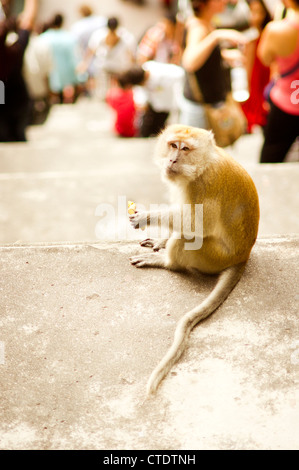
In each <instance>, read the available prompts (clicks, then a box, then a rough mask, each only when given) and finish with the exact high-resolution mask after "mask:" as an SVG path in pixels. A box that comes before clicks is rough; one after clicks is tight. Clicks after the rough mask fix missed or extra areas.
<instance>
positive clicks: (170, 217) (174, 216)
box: [129, 206, 181, 232]
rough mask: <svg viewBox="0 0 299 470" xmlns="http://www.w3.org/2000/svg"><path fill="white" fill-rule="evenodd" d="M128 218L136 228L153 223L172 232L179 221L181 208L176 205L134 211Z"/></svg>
mask: <svg viewBox="0 0 299 470" xmlns="http://www.w3.org/2000/svg"><path fill="white" fill-rule="evenodd" d="M129 218H130V222H131V224H132V226H133V227H134V228H136V229H137V228H142V227H145V226H148V225H154V226H158V227H161V228H162V227H163V228H168V229H169V231H170V232H173V230H174V229H175V228H176V227H177V225H178V223H180V221H181V209H180V208H179V207H177V206H172V207H169V208H164V209H161V210H160V209H158V210H152V211H136V212H135V213H134V214H131V215H130V216H129Z"/></svg>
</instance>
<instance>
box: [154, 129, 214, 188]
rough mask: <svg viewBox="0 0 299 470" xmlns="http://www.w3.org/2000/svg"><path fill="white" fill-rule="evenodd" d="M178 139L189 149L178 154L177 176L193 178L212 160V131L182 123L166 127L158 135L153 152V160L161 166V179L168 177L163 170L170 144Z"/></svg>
mask: <svg viewBox="0 0 299 470" xmlns="http://www.w3.org/2000/svg"><path fill="white" fill-rule="evenodd" d="M178 141H179V142H184V143H185V144H186V146H188V148H189V150H188V151H187V152H186V153H185V154H183V153H182V155H181V156H180V159H179V161H178V173H177V178H179V179H182V180H184V179H186V181H188V182H189V181H191V180H195V179H196V178H197V177H199V176H200V175H201V173H203V171H204V170H205V169H206V167H207V165H209V164H210V163H211V162H212V160H213V155H214V153H215V152H214V149H215V148H216V147H215V145H216V144H215V139H214V135H213V132H212V131H207V130H205V129H199V128H197V127H191V126H186V125H183V124H172V125H170V126H168V127H166V128H165V129H164V130H163V131H162V132H161V134H160V135H159V137H158V141H157V144H156V149H155V153H154V161H155V163H156V164H157V165H158V166H159V167H160V168H161V170H162V177H163V179H166V180H168V179H169V178H168V176H167V174H166V171H165V170H166V167H167V163H168V159H169V148H170V145H171V143H172V142H178ZM215 156H216V155H215Z"/></svg>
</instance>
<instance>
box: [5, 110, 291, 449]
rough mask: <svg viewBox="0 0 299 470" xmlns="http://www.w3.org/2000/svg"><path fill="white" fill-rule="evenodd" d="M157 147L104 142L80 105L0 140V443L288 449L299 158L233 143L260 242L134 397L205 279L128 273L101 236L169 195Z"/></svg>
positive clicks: (120, 250)
mask: <svg viewBox="0 0 299 470" xmlns="http://www.w3.org/2000/svg"><path fill="white" fill-rule="evenodd" d="M154 145H155V140H154V139H129V140H127V139H118V138H115V137H114V136H113V133H112V132H111V114H109V111H108V110H107V108H106V107H105V105H104V104H103V103H98V102H91V103H90V102H88V103H87V102H86V101H82V102H79V103H78V104H77V105H76V106H74V107H72V106H57V107H54V108H53V110H52V113H51V115H50V118H49V120H48V121H47V123H46V124H45V126H42V127H35V128H31V129H30V130H29V142H28V143H25V144H0V244H1V246H0V261H1V262H0V293H1V295H0V326H1V328H0V387H1V399H0V449H41V450H44V449H51V450H52V449H128V450H130V449H132V450H134V449H136V450H137V449H160V450H175V449H181V450H184V449H199V450H200V449H225V450H227V449H298V448H299V441H298V435H299V433H298V431H299V429H298V422H299V420H298V418H299V416H298V404H297V403H298V364H299V354H298V351H299V343H298V326H297V325H298V302H299V292H298V254H299V250H298V171H299V170H298V168H299V166H298V163H286V164H282V165H266V166H260V165H258V164H257V161H258V154H259V148H260V145H261V136H260V135H259V134H257V135H253V136H244V137H243V138H242V139H240V140H239V141H238V142H237V144H236V145H235V146H234V147H233V148H232V149H230V150H231V152H232V153H233V155H234V157H235V158H236V159H238V160H239V161H240V162H241V163H242V164H243V165H244V166H245V167H246V168H247V170H248V171H249V172H250V174H251V175H252V177H253V179H254V181H255V183H256V185H257V188H258V192H259V196H260V201H261V216H262V217H261V225H260V233H259V239H258V241H257V244H256V246H255V248H254V250H253V253H252V257H251V259H250V261H249V264H248V267H247V269H246V272H245V274H244V276H243V278H242V279H241V281H240V283H239V284H238V286H237V287H236V288H235V290H234V291H233V292H232V293H231V295H230V296H229V298H228V299H227V301H226V302H225V303H224V304H223V305H222V306H221V307H220V308H219V309H218V310H217V312H216V313H215V314H214V315H213V316H212V317H211V318H210V319H208V320H206V321H205V322H204V323H203V324H202V325H199V326H198V327H197V328H196V329H195V330H194V331H193V332H192V334H191V337H190V341H189V346H188V348H187V350H186V352H185V354H184V355H183V357H182V358H181V360H180V361H179V363H178V364H177V365H176V366H175V367H174V368H173V370H172V372H171V373H170V374H169V376H168V377H167V378H166V380H165V381H164V382H163V384H162V386H161V388H160V389H159V391H158V393H157V396H156V397H155V398H153V399H152V400H151V401H144V397H145V385H146V382H147V379H148V377H149V375H150V373H151V371H152V369H153V368H154V367H155V365H156V364H157V362H158V361H159V359H160V358H161V357H162V356H163V354H164V352H165V351H166V349H167V347H168V346H169V345H170V343H171V340H172V336H173V332H174V329H175V325H176V323H177V321H178V319H179V318H180V317H181V316H182V314H183V313H185V312H187V311H188V310H189V309H191V308H192V307H194V306H195V305H197V304H198V303H199V302H200V301H201V300H203V299H204V298H205V297H206V295H207V294H208V293H209V292H210V291H211V289H212V288H213V286H214V284H215V282H216V279H215V278H210V277H205V276H202V277H200V279H199V280H198V279H197V280H195V279H193V278H190V277H187V276H185V275H182V274H178V273H171V272H167V271H163V270H149V269H144V270H138V269H136V268H134V267H132V266H131V265H130V263H129V256H130V255H131V254H133V253H135V252H136V251H138V250H141V248H140V247H139V245H138V243H137V241H128V240H123V239H122V240H123V241H121V242H113V241H110V242H104V241H103V236H102V234H103V232H102V229H104V225H102V222H103V219H100V217H99V215H98V216H97V215H96V210H97V208H98V207H99V206H101V204H111V207H113V208H114V209H115V210H116V209H117V205H118V196H125V197H127V198H128V199H133V200H136V201H138V202H140V203H144V204H145V205H148V204H150V203H159V202H166V201H167V195H166V194H165V190H164V186H163V185H162V183H161V181H160V177H159V173H158V170H157V168H156V167H155V166H154V165H153V162H152V159H151V156H152V152H153V148H154ZM115 214H116V215H118V213H117V212H115ZM121 222H122V224H126V223H127V218H126V217H123V218H122V219H121ZM96 230H99V231H100V232H99V233H98V232H97V234H96ZM109 233H110V232H109ZM275 234H276V235H275ZM277 234H281V236H280V237H279V236H277ZM292 234H293V235H292ZM296 234H297V235H296ZM97 235H100V236H97ZM141 235H142V234H141ZM124 238H126V237H124ZM127 238H130V232H129V229H128V237H127ZM37 242H39V243H37Z"/></svg>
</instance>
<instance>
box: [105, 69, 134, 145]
mask: <svg viewBox="0 0 299 470" xmlns="http://www.w3.org/2000/svg"><path fill="white" fill-rule="evenodd" d="M106 102H107V103H108V105H109V106H110V107H111V108H112V109H113V110H114V111H115V114H116V117H115V123H114V130H115V132H116V134H118V135H119V136H121V137H135V136H136V135H137V129H136V106H135V102H134V95H133V89H132V84H131V83H130V79H129V75H128V73H126V72H124V73H122V74H120V75H119V76H118V77H117V79H116V84H115V85H113V86H112V87H111V88H110V89H109V90H108V92H107V94H106Z"/></svg>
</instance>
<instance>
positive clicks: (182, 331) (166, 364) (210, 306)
mask: <svg viewBox="0 0 299 470" xmlns="http://www.w3.org/2000/svg"><path fill="white" fill-rule="evenodd" d="M245 265H246V263H240V264H237V265H235V266H231V267H229V268H227V269H225V270H224V271H222V272H221V274H220V275H219V278H218V281H217V284H216V286H215V287H214V289H213V290H212V292H211V293H210V294H209V295H208V297H207V298H206V299H205V300H204V301H203V302H202V303H201V304H200V305H198V306H197V307H195V308H194V309H193V310H190V312H188V313H186V314H185V315H184V316H183V317H182V318H181V320H180V321H179V322H178V324H177V327H176V330H175V334H174V340H173V343H172V345H171V347H170V348H169V350H168V351H167V353H166V354H165V356H164V357H163V359H162V360H161V361H160V363H159V364H158V365H157V367H156V368H155V369H154V371H153V372H152V374H151V376H150V378H149V381H148V383H147V396H150V395H152V394H154V393H155V392H156V390H157V388H158V386H159V385H160V383H161V381H162V380H163V379H164V377H165V376H166V375H167V374H168V372H169V371H170V369H171V367H172V366H173V365H174V363H175V362H176V361H177V360H178V359H179V358H180V356H181V354H182V353H183V351H184V349H185V346H186V343H187V340H188V337H189V334H190V332H191V330H192V329H193V328H194V327H195V325H196V324H197V323H199V322H200V321H202V320H204V319H205V318H207V317H208V316H209V315H211V314H212V313H213V312H214V311H215V310H216V309H217V308H218V307H219V306H220V305H221V304H222V302H224V300H225V299H226V298H227V296H228V295H229V293H230V292H231V291H232V290H233V288H234V287H235V285H236V284H237V283H238V281H239V280H240V278H241V276H242V274H243V271H244V269H245Z"/></svg>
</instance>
